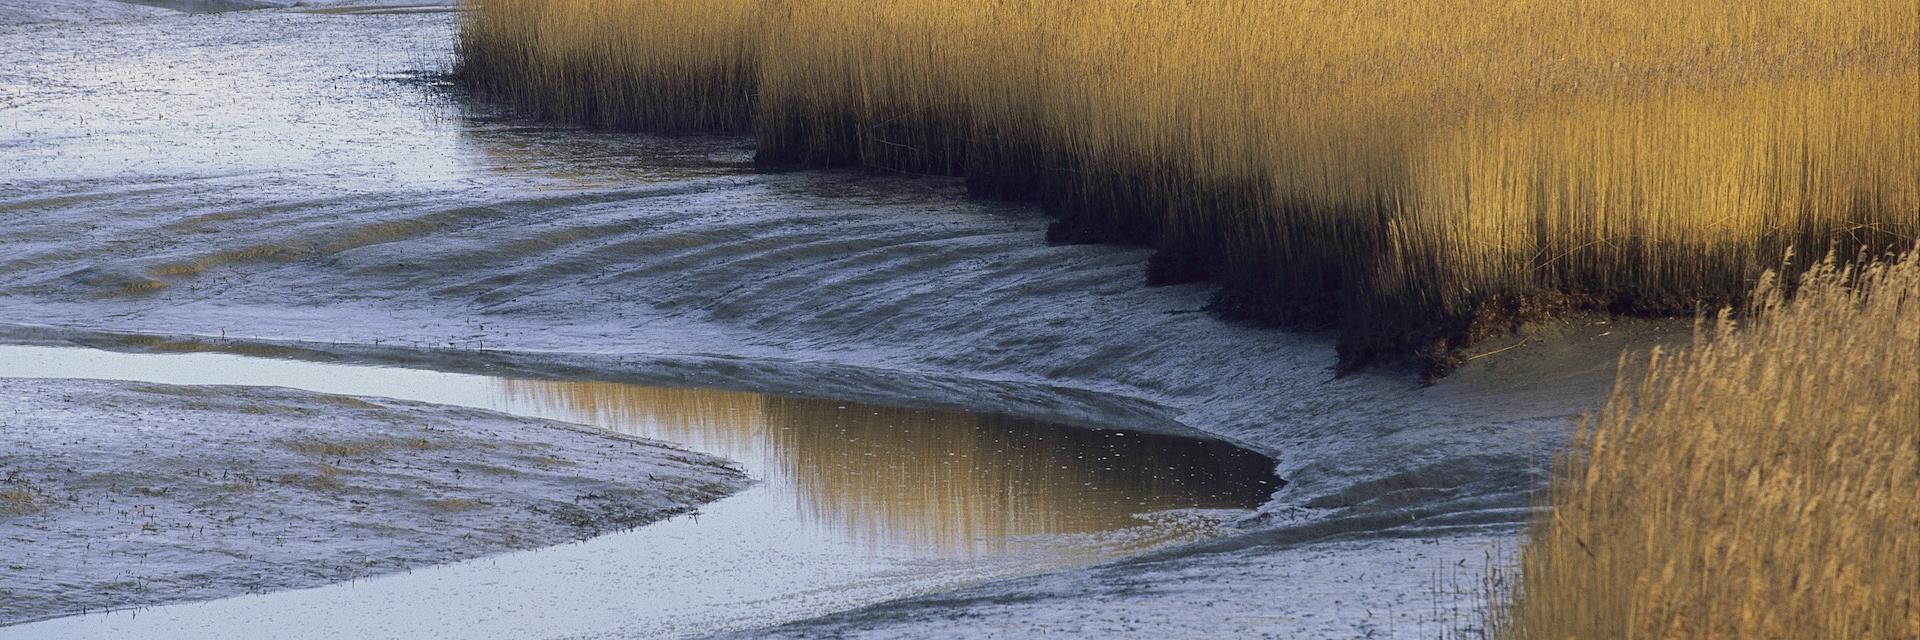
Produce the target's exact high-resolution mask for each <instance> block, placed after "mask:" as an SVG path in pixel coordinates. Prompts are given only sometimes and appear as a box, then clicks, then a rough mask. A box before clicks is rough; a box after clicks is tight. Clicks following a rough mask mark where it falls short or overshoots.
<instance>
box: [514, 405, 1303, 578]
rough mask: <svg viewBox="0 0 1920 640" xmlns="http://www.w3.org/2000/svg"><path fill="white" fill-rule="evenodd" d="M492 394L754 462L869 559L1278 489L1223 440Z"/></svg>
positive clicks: (1000, 540)
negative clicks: (895, 550)
mask: <svg viewBox="0 0 1920 640" xmlns="http://www.w3.org/2000/svg"><path fill="white" fill-rule="evenodd" d="M500 385H501V388H502V391H503V393H504V394H505V395H507V396H508V397H509V398H511V399H512V402H515V403H524V404H528V405H533V406H536V407H538V410H539V412H540V413H546V414H553V415H559V416H562V417H563V418H564V419H569V420H572V421H576V422H582V423H588V424H597V425H601V426H605V427H608V428H611V429H616V430H619V431H622V432H625V433H629V434H632V435H638V436H644V437H649V438H657V439H662V440H670V441H674V442H680V443H683V444H686V445H688V446H690V447H692V448H695V449H699V450H703V451H707V452H710V453H716V454H718V455H721V456H725V457H728V458H731V459H735V460H743V461H749V462H750V463H752V464H750V466H752V467H756V468H757V469H756V470H757V471H759V472H760V473H762V474H764V476H765V481H766V482H768V483H772V484H777V485H780V486H778V487H777V488H776V490H777V491H780V492H782V493H791V494H792V495H793V496H794V499H795V500H796V502H797V504H796V507H797V508H798V510H799V511H800V513H801V515H802V518H803V519H804V520H805V521H806V522H807V523H809V524H811V525H813V526H816V527H825V528H831V529H836V530H838V532H839V533H840V534H842V535H847V536H850V537H853V538H856V539H859V540H861V541H863V542H866V543H867V544H870V545H905V546H909V547H915V548H921V549H926V550H940V551H944V552H946V553H949V554H955V555H972V554H976V553H985V552H995V553H999V552H1006V551H1010V550H1014V549H1017V548H1021V547H1025V546H1028V545H1032V544H1043V543H1045V542H1046V541H1047V538H1049V537H1052V536H1062V535H1078V534H1094V533H1100V532H1107V531H1115V530H1121V529H1126V528H1129V527H1136V526H1139V525H1141V524H1143V523H1142V521H1141V519H1140V517H1139V516H1141V515H1142V514H1147V513H1154V512H1162V511H1168V510H1174V509H1252V508H1254V507H1257V506H1259V504H1260V503H1261V502H1262V501H1264V500H1265V499H1266V496H1267V495H1268V494H1270V493H1272V491H1273V490H1274V489H1275V488H1276V484H1277V482H1278V481H1277V480H1276V479H1275V478H1274V476H1273V474H1272V464H1271V462H1270V461H1269V460H1267V459H1266V458H1265V457H1262V456H1260V455H1258V454H1255V453H1252V452H1249V451H1246V450H1243V449H1239V448H1237V447H1234V446H1232V445H1229V444H1226V443H1224V442H1217V441H1206V440H1195V439H1190V438H1178V437H1171V436H1158V435H1151V434H1139V433H1128V432H1122V431H1095V430H1090V429H1083V428H1077V427H1067V426H1061V425H1053V424H1047V423H1041V422H1034V421H1030V420H1019V419H1013V418H1006V417H999V416H991V415H980V414H967V413H957V412H948V411H934V410H923V409H901V408H890V407H874V406H866V405H858V404H848V403H844V402H837V401H831V400H812V399H799V398H783V397H771V396H763V395H759V394H750V393H734V392H723V391H700V390H684V389H658V388H650V387H639V386H633V385H623V384H611V383H602V382H552V381H535V380H501V381H500ZM1161 526H1166V525H1165V523H1162V524H1161Z"/></svg>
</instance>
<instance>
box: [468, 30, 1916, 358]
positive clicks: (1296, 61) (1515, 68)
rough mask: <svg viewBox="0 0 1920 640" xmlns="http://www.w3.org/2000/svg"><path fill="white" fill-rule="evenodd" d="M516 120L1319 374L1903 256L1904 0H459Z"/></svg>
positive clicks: (1688, 305) (1670, 309)
mask: <svg viewBox="0 0 1920 640" xmlns="http://www.w3.org/2000/svg"><path fill="white" fill-rule="evenodd" d="M471 5H472V9H473V11H471V12H470V13H469V14H468V18H467V22H466V24H465V26H464V28H463V30H462V33H461V69H460V74H461V76H462V77H463V78H465V80H466V82H467V83H468V84H469V85H470V86H472V87H473V88H474V90H475V91H476V93H477V94H479V95H481V96H484V97H488V98H490V99H494V100H499V101H502V102H505V103H508V104H511V105H514V106H516V107H518V108H520V109H523V110H526V111H528V112H530V113H534V114H536V115H542V116H545V117H551V118H558V119H564V120H570V121H575V122H581V123H587V124H592V125H599V126H614V127H622V128H632V129H648V130H659V131H685V130H706V131H712V130H721V131H744V130H752V131H754V132H755V134H756V135H757V136H758V138H759V142H760V156H761V159H762V161H764V162H769V163H789V162H798V163H809V164H861V165H865V166H869V167H873V168H876V169H882V170H895V171H903V172H912V173H931V174H945V175H965V176H968V177H969V178H970V180H971V183H972V184H973V185H974V186H975V187H976V188H977V191H978V192H979V193H982V194H986V195H997V196H1010V197H1023V198H1034V199H1039V200H1041V201H1042V202H1043V203H1044V204H1046V205H1047V206H1048V208H1049V209H1050V210H1052V211H1053V212H1054V213H1055V214H1056V215H1059V216H1060V217H1061V218H1062V222H1061V223H1060V224H1059V225H1056V228H1055V230H1054V232H1053V233H1052V234H1051V235H1052V236H1053V238H1054V239H1055V240H1061V241H1122V242H1136V243H1144V244H1151V245H1153V246H1155V247H1157V248H1159V249H1160V250H1161V251H1160V252H1159V255H1158V257H1157V258H1156V259H1155V260H1154V262H1153V264H1152V265H1151V266H1152V273H1151V274H1150V277H1151V278H1152V279H1153V280H1154V281H1157V282H1178V281H1183V280H1189V279H1196V278H1212V279H1214V280H1217V281H1219V282H1220V283H1221V284H1222V285H1223V292H1222V298H1221V300H1220V304H1219V307H1220V308H1221V309H1222V310H1224V311H1227V312H1229V313H1232V314H1238V315H1243V316H1250V317H1254V318H1258V319H1265V320H1273V321H1283V322H1296V323H1300V322H1304V323H1325V322H1333V323H1337V324H1338V325H1339V326H1340V327H1342V328H1343V329H1345V333H1346V339H1345V340H1344V341H1343V355H1344V356H1345V357H1346V359H1347V360H1348V361H1349V362H1361V361H1365V360H1367V359H1370V358H1371V357H1373V356H1375V355H1399V354H1405V353H1409V352H1415V351H1420V352H1422V353H1423V354H1424V356H1425V357H1426V359H1427V360H1428V362H1429V363H1430V364H1433V365H1436V366H1438V367H1442V368H1444V366H1446V365H1447V364H1448V358H1449V355H1448V354H1449V353H1450V352H1451V351H1452V348H1453V347H1457V346H1460V345H1461V344H1463V343H1464V342H1466V341H1470V340H1472V339H1474V338H1475V337H1476V336H1478V335H1479V334H1482V333H1485V332H1487V331H1490V330H1494V329H1498V328H1503V327H1505V326H1507V325H1508V324H1510V323H1511V322H1512V321H1513V320H1521V319H1526V318H1527V317H1531V316H1534V315H1538V314H1541V313H1545V312H1551V311H1554V310H1559V309H1566V308H1569V307H1584V308H1600V309H1610V310H1613V311H1623V312H1647V313H1689V312H1692V311H1694V310H1695V309H1696V308H1697V307H1699V306H1701V305H1709V306H1719V305H1723V304H1739V303H1741V302H1742V301H1743V300H1744V299H1745V297H1746V295H1747V294H1748V293H1749V292H1750V291H1751V290H1752V286H1753V283H1754V282H1755V281H1757V279H1758V278H1759V276H1760V274H1762V273H1763V272H1765V271H1767V270H1769V269H1774V270H1777V269H1781V268H1783V267H1790V266H1791V265H1785V264H1783V263H1782V262H1781V260H1780V256H1782V255H1785V254H1787V253H1788V252H1789V251H1796V252H1798V253H1799V255H1823V254H1826V253H1828V252H1829V251H1834V252H1837V253H1838V254H1839V255H1843V256H1854V255H1859V254H1860V253H1861V251H1862V250H1867V252H1868V253H1870V254H1877V253H1879V252H1883V251H1885V250H1887V249H1888V248H1890V247H1893V246H1896V245H1899V244H1902V243H1908V242H1911V241H1912V240H1913V239H1914V238H1915V237H1916V236H1920V115H1917V114H1916V112H1917V111H1920V110H1917V109H1915V108H1914V105H1915V104H1920V6H1916V4H1915V3H1914V2H1912V1H1911V0H1805V1H1799V2H1751V3H1747V2H1734V3H1726V2H1705V1H1695V0H1683V1H1680V2H1674V1H1671V0H1602V1H1598V2H1564V1H1561V0H1432V1H1428V2H1401V1H1397V0H1276V1H1254V0H1076V1H1061V0H967V1H959V0H944V1H943V0H880V1H876V0H472V2H471Z"/></svg>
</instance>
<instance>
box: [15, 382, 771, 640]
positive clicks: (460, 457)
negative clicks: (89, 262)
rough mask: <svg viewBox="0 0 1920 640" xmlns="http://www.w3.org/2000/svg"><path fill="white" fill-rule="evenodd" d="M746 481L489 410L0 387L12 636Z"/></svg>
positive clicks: (334, 399)
mask: <svg viewBox="0 0 1920 640" xmlns="http://www.w3.org/2000/svg"><path fill="white" fill-rule="evenodd" d="M746 483H747V481H746V478H745V476H743V475H742V474H741V473H740V472H739V471H737V470H735V469H733V468H731V467H729V466H727V464H726V463H725V461H722V460H719V459H716V458H713V457H710V456H706V455H701V454H697V453H693V452H689V451H684V450H680V449H677V448H673V447H669V446H665V445H662V444H660V443H657V442H653V441H648V440H642V439H639V438H632V437H627V436H621V435H618V434H614V433H612V432H608V431H605V430H600V429H588V428H585V427H579V426H574V425H568V424H564V423H558V422H549V421H543V420H531V419H523V418H516V417H512V416H506V415H502V414H497V413H490V412H485V411H479V410H472V409H461V408H454V407H445V406H440V405H424V404H418V403H409V402H401V401H396V400H383V399H378V398H354V397H348V396H335V395H323V394H316V393H307V392H301V391H293V390H289V389H278V388H266V387H190V386H168V385H154V384H141V383H117V382H97V381H76V380H19V379H6V378H0V550H3V551H4V554H3V555H4V560H0V562H4V563H5V565H4V567H0V568H4V569H5V575H6V576H7V577H6V580H5V581H4V582H0V624H8V623H16V622H25V621H29V620H35V619H39V618H46V617H51V616H54V615H65V614H71V613H79V612H81V611H83V610H100V609H116V608H125V607H138V606H145V605H153V604H161V603H169V602H178V601H190V600H202V599H208V598H214V597H221V596H227V595H232V594H235V593H255V592H264V591H276V590H281V589H295V588H300V587H310V586H318V585H323V584H329V583H334V582H341V581H346V580H352V579H356V578H364V577H369V576H374V575H379V574H385V573H392V572H396V571H402V570H406V569H409V568H413V567H420V566H426V565H433V564H441V563H446V562H452V561H456V560H462V559H466V558H474V557H479V556H483V555H488V554H493V553H500V552H503V551H509V550H514V549H527V548H533V547H541V546H547V545H552V544H559V543H563V542H568V541H572V540H578V539H583V538H588V537H592V536H594V535H598V534H600V533H605V532H609V531H615V530H620V529H628V528H632V527H637V526H641V525H644V524H647V523H650V522H654V521H657V520H660V519H663V518H667V517H670V516H674V515H678V514H681V513H685V512H687V511H689V510H692V509H694V508H695V507H697V506H698V505H700V504H703V503H706V502H709V501H712V500H715V499H718V498H720V497H722V496H725V495H727V494H729V493H732V492H734V491H736V490H738V489H740V488H742V487H744V486H745V485H746Z"/></svg>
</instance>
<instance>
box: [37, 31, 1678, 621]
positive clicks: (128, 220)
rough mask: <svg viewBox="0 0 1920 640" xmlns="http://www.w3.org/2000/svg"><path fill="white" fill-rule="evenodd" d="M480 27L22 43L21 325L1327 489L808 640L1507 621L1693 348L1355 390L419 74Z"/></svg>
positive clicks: (1029, 260)
mask: <svg viewBox="0 0 1920 640" xmlns="http://www.w3.org/2000/svg"><path fill="white" fill-rule="evenodd" d="M455 19H456V18H454V17H453V16H450V15H445V14H437V15H352V16H348V15H312V14H292V13H285V12H266V13H261V12H247V13H244V14H224V15H221V16H202V17H196V18H193V19H191V20H186V21H178V22H177V21H174V20H173V19H169V18H155V19H146V20H131V21H125V22H100V23H88V24H81V25H66V26H61V27H59V28H58V29H53V30H52V31H54V33H53V35H51V36H45V37H38V38H34V39H28V38H22V37H15V36H17V35H19V34H17V33H12V32H6V31H5V30H4V28H3V27H0V61H5V62H7V63H8V64H6V65H0V69H6V71H0V82H6V83H7V86H8V87H10V88H12V89H14V93H13V95H14V98H13V99H12V102H11V103H9V104H10V105H11V106H8V105H0V118H5V120H3V121H7V122H11V123H12V128H11V129H5V128H0V162H9V163H12V165H11V166H14V167H17V168H19V170H18V171H15V172H13V173H11V174H0V216H5V219H6V220H7V222H8V225H9V227H8V230H7V232H6V233H5V234H4V236H0V238H4V244H0V282H5V283H7V284H6V285H5V286H4V287H0V324H12V325H14V326H13V327H11V328H7V329H5V330H4V332H0V333H4V334H5V339H6V340H8V341H13V342H29V343H37V344H82V345H89V346H96V347H106V348H113V349H121V350H145V349H160V350H165V349H172V348H179V344H180V339H179V338H180V337H183V336H185V337H193V336H199V337H203V338H206V339H207V341H208V342H209V343H215V342H217V343H218V344H222V345H242V346H248V345H251V346H253V347H258V346H262V345H266V346H272V347H274V348H276V349H281V348H291V349H297V350H299V351H300V352H302V353H306V354H308V356H307V357H312V358H316V359H326V358H345V359H354V360H356V361H360V362H368V363H385V364H404V365H407V366H417V367H427V368H435V369H445V370H469V371H471V370H482V369H486V370H496V369H497V370H503V371H513V372H520V373H524V374H528V375H537V376H545V377H583V378H595V379H603V380H618V381H628V382H642V383H651V384H667V385H687V386H706V387H718V388H732V389H743V390H755V391H763V392H771V393H786V394H800V395H808V396H814V397H834V398H845V399H849V400H862V401H869V402H877V403H887V404H905V405H913V406H927V407H941V408H956V409H974V410H986V411H991V412H997V413H1006V414H1014V415H1018V416H1022V417H1028V418H1036V419H1045V420H1051V421H1056V422H1061V423H1067V424H1076V425H1089V426H1109V427H1120V428H1127V429H1135V430H1142V431H1155V430H1159V431H1169V432H1175V431H1188V432H1191V431H1196V430H1197V431H1200V432H1205V433H1208V434H1213V435H1216V436H1219V437H1223V438H1228V439H1231V440H1232V441H1233V442H1235V443H1238V444H1240V445H1242V446H1245V447H1247V448H1249V449H1252V450H1255V451H1258V452H1261V453H1264V454H1267V455H1270V456H1272V457H1274V458H1275V459H1277V460H1278V461H1279V463H1278V466H1279V469H1278V470H1279V471H1280V475H1282V476H1283V477H1285V478H1286V479H1287V480H1289V481H1290V484H1288V485H1287V487H1286V488H1285V489H1284V490H1282V491H1280V492H1278V493H1277V494H1275V495H1274V496H1273V498H1272V499H1271V500H1270V501H1269V502H1268V503H1267V504H1266V505H1265V506H1264V507H1262V508H1261V510H1260V512H1259V513H1258V514H1257V515H1255V516H1253V517H1250V518H1247V519H1246V520H1244V521H1242V522H1240V523H1239V524H1238V527H1239V529H1240V534H1239V535H1238V536H1236V537H1234V538H1232V539H1231V540H1228V541H1220V542H1214V543H1207V544H1203V545H1198V546H1192V547H1185V548H1182V549H1180V550H1175V551H1162V552H1156V553H1154V554H1153V555H1151V556H1149V557H1145V558H1139V559H1134V560H1126V561H1121V562H1117V563H1112V564H1108V565H1105V566H1101V567H1096V568H1091V569H1074V570H1068V571H1064V572H1053V573H1048V574H1046V575H1038V576H1029V577H1023V578H1013V579H1009V580H998V581H994V582H991V583H988V584H983V585H975V586H972V587H969V588H967V589H965V590H963V591H960V592H957V593H949V594H942V595H933V596H926V597H922V598H917V599H913V600H907V601H904V602H893V603H881V604H874V603H868V604H872V605H873V606H871V607H867V608H861V609H860V610H858V611H852V612H850V613H844V614H841V615H839V616H836V617H829V618H824V619H819V620H814V621H811V622H802V623H797V624H796V625H794V626H789V627H784V628H782V629H778V630H774V631H769V632H768V633H780V634H787V635H800V636H805V635H833V634H842V633H845V634H854V635H873V636H880V637H916V636H926V635H941V636H945V635H966V634H972V635H984V636H1002V637H1019V636H1022V635H1025V634H1027V633H1029V632H1039V631H1046V630H1067V631H1078V632H1083V633H1086V634H1099V633H1137V634H1141V635H1146V636H1154V637H1207V636H1208V633H1207V630H1213V631H1214V632H1218V633H1227V632H1233V633H1235V634H1272V635H1275V636H1278V637H1356V636H1365V635H1373V636H1376V637H1389V636H1392V637H1432V636H1434V635H1436V630H1438V629H1443V628H1449V627H1450V625H1452V624H1453V623H1454V620H1453V619H1452V616H1451V615H1450V614H1443V613H1436V612H1446V611H1452V610H1453V609H1454V607H1455V605H1457V604H1459V603H1461V602H1467V601H1470V600H1472V598H1471V597H1468V596H1458V597H1456V596H1448V597H1447V598H1444V600H1445V603H1444V604H1443V603H1440V602H1437V600H1441V599H1440V598H1437V597H1436V596H1434V595H1433V594H1434V592H1435V591H1436V590H1438V589H1439V588H1440V587H1439V585H1440V584H1441V583H1442V580H1441V579H1440V578H1438V577H1437V576H1443V575H1450V573H1449V572H1453V571H1456V570H1459V571H1465V570H1466V569H1469V568H1473V567H1483V566H1484V565H1485V562H1484V558H1485V557H1486V555H1487V554H1488V553H1490V552H1491V550H1492V549H1496V548H1498V547H1500V546H1502V545H1504V544H1507V543H1510V542H1512V541H1513V540H1514V534H1515V533H1516V532H1517V531H1518V528H1519V527H1520V526H1522V525H1523V524H1524V523H1525V521H1526V519H1527V517H1528V516H1529V515H1530V514H1531V513H1532V507H1533V505H1534V504H1535V502H1534V500H1535V494H1536V492H1537V491H1538V490H1539V489H1540V487H1541V486H1543V483H1544V481H1545V479H1546V477H1547V474H1548V469H1549V466H1550V462H1551V456H1552V453H1553V452H1554V451H1556V450H1558V449H1559V448H1561V447H1562V446H1563V445H1564V444H1565V443H1566V442H1567V439H1568V437H1569V436H1570V434H1571V433H1572V431H1573V425H1574V420H1575V418H1576V417H1577V416H1578V415H1579V414H1580V413H1582V412H1583V411H1586V410H1587V409H1588V408H1589V407H1591V406H1594V405H1595V404H1596V403H1597V402H1598V401H1599V400H1600V399H1601V398H1602V397H1603V396H1604V394H1605V393H1606V391H1607V389H1608V387H1609V385H1610V383H1611V381H1612V379H1613V375H1614V366H1615V363H1616V361H1617V357H1618V356H1619V354H1620V353H1621V351H1622V350H1623V349H1638V348H1644V347H1646V346H1648V345H1653V344H1659V343H1670V342H1675V341H1680V340H1684V339H1685V334H1686V330H1685V326H1684V324H1680V325H1675V324H1673V323H1647V322H1637V321H1606V320H1601V319H1593V318H1580V319H1571V320H1567V321H1565V322H1561V323H1557V324H1554V325H1551V326H1546V327H1540V328H1537V329H1536V330H1535V331H1534V332H1533V333H1531V334H1529V335H1526V336H1518V335H1516V336H1514V337H1513V338H1511V339H1508V340H1499V341H1495V342H1493V343H1490V344H1489V345H1488V346H1487V347H1486V348H1485V349H1484V350H1483V351H1482V353H1483V354H1484V357H1480V358H1477V359H1475V360H1473V361H1472V362H1470V363H1469V364H1468V366H1467V367H1465V368H1464V369H1463V370H1462V371H1460V372H1459V373H1457V374H1455V375H1453V376H1451V377H1449V378H1447V379H1445V380H1442V381H1440V382H1439V383H1437V384H1433V385H1426V384H1423V383H1421V381H1419V380H1418V378H1417V376H1416V375H1415V374H1414V373H1412V372H1410V371H1402V370H1391V369H1383V370H1373V371H1367V372H1362V373H1360V374H1356V375H1350V376H1346V377H1335V376H1334V375H1333V374H1332V371H1331V367H1332V365H1333V363H1334V353H1333V346H1332V343H1331V341H1330V340H1329V339H1327V338H1326V337H1325V336H1319V335H1313V334H1301V333H1287V332H1281V331H1275V330H1271V329H1266V328H1260V327H1250V326H1244V325H1239V324H1235V323H1231V322H1225V321H1222V320H1219V319H1217V318H1215V317H1213V316H1212V315H1210V314H1209V313H1207V312H1206V311H1205V309H1206V306H1207V304H1208V303H1209V301H1210V299H1211V294H1212V291H1211V289H1210V287H1208V286H1206V285H1182V286H1174V287H1163V288H1145V287H1143V286H1141V283H1142V282H1143V281H1144V264H1145V261H1146V257H1147V252H1145V251H1143V250H1139V249H1131V248H1123V247H1106V246H1047V245H1046V244H1045V243H1044V242H1043V237H1044V233H1045V228H1046V225H1047V223H1048V221H1047V220H1046V219H1045V218H1044V217H1043V216H1041V215H1040V214H1039V213H1038V212H1037V211H1034V210H1033V209H1032V208H1031V207H1027V206H1024V205H1015V204H1004V203H992V202H981V201H975V200H969V199H967V198H965V197H964V189H963V187H962V185H961V184H960V183H958V182H956V181H949V180H935V179H907V178H897V177H875V176H869V175H864V174H860V173H853V172H794V173H779V174H756V173H753V172H752V171H751V170H750V168H749V167H748V166H747V160H748V159H750V156H749V153H750V150H751V141H750V140H744V139H739V138H713V137H677V138H661V137H647V136H626V135H618V134H601V133H590V132H581V131H575V130H570V129H566V128H563V127H550V126H543V125H533V124H527V123H523V122H517V121H514V120H511V119H507V118H501V117H496V116H491V115H485V114H478V115H476V114H470V113H467V112H465V111H463V110H462V109H460V108H458V107H457V106H455V105H454V104H452V101H451V99H450V98H447V97H445V96H444V95H443V94H442V93H440V92H439V91H437V90H435V89H433V88H430V87H428V86H424V85H427V84H431V78H430V77H429V76H425V75H422V74H419V73H417V72H418V71H419V70H422V69H434V68H437V67H439V66H442V65H445V64H447V61H448V59H449V58H448V56H449V49H450V46H451V38H452V34H453V24H454V21H455ZM29 42H32V43H33V44H32V46H27V45H28V43H29ZM260 60H269V61H272V64H260V63H258V62H257V61H260ZM423 80H425V81H426V82H423ZM234 87H241V88H243V90H234ZM209 141H217V144H216V143H214V142H209ZM142 336H168V338H166V339H164V340H158V341H157V342H156V340H155V339H150V338H146V337H142ZM189 339H190V338H189ZM1463 580H1465V581H1466V582H1471V581H1472V580H1471V579H1470V578H1466V579H1463ZM1229 593H1232V594H1236V595H1232V596H1231V597H1229V595H1228V594H1229ZM1189 605H1194V606H1189ZM845 608H854V607H852V606H848V607H845ZM989 621H990V624H989ZM1129 625H1131V626H1129ZM642 635H644V634H642Z"/></svg>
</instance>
